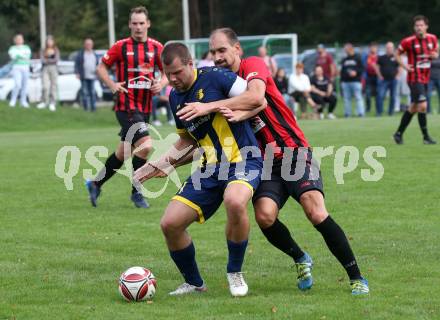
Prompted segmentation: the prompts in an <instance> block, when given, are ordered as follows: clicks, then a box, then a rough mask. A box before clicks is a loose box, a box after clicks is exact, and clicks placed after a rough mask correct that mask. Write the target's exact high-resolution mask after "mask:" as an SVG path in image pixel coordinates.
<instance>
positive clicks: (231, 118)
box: [219, 99, 267, 122]
mask: <svg viewBox="0 0 440 320" xmlns="http://www.w3.org/2000/svg"><path fill="white" fill-rule="evenodd" d="M266 107H267V101H266V99H264V103H263V104H262V105H261V106H259V107H258V108H255V109H253V110H231V109H229V108H226V107H220V110H219V112H220V113H221V114H222V115H223V116H224V117H225V118H226V120H228V122H240V121H244V120H247V119H250V118H252V117H255V116H256V115H257V114H258V113H260V112H261V111H263V110H264V109H266Z"/></svg>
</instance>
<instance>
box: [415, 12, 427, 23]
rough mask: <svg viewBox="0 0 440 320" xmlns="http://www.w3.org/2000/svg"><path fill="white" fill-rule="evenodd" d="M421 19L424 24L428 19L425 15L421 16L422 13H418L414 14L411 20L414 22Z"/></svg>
mask: <svg viewBox="0 0 440 320" xmlns="http://www.w3.org/2000/svg"><path fill="white" fill-rule="evenodd" d="M421 20H423V22H425V24H427V25H428V24H429V20H428V18H427V17H425V16H423V15H421V14H418V15H416V16H415V17H414V18H413V22H414V23H416V22H417V21H421Z"/></svg>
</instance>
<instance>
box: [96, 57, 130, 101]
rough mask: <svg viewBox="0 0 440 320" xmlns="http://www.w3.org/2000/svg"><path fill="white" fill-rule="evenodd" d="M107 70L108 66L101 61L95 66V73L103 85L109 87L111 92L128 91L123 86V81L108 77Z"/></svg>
mask: <svg viewBox="0 0 440 320" xmlns="http://www.w3.org/2000/svg"><path fill="white" fill-rule="evenodd" d="M109 70H110V67H109V66H107V65H106V64H105V63H103V62H100V63H99V64H98V67H97V68H96V74H97V75H98V77H99V78H100V79H101V80H102V82H104V83H105V85H106V86H107V87H109V88H110V90H111V91H112V93H113V94H114V93H116V92H128V91H127V89H126V88H124V85H125V82H114V81H113V80H112V79H111V78H110V73H109Z"/></svg>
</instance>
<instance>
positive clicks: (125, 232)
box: [0, 104, 440, 320]
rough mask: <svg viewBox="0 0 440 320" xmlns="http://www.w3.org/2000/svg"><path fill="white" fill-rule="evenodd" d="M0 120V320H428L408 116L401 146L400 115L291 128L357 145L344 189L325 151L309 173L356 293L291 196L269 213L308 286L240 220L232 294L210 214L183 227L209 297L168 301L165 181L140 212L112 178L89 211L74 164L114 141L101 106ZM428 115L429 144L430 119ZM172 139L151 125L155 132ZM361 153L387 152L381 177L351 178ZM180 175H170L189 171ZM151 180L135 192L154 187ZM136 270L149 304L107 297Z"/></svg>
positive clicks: (435, 206)
mask: <svg viewBox="0 0 440 320" xmlns="http://www.w3.org/2000/svg"><path fill="white" fill-rule="evenodd" d="M0 117H1V119H2V121H1V125H0V150H1V157H0V177H1V184H0V201H1V204H0V208H1V214H0V243H1V250H0V319H186V320H189V319H252V320H256V319H440V269H439V267H438V264H439V261H440V253H439V252H440V218H439V217H440V196H439V186H438V183H439V178H440V175H439V165H440V162H439V155H440V145H436V146H425V145H423V144H422V140H421V134H420V130H419V128H418V124H417V121H413V123H412V124H411V126H410V128H409V129H408V131H407V133H406V135H405V145H403V146H397V145H395V144H394V143H393V141H392V139H391V134H392V133H393V131H394V130H395V128H396V126H397V124H398V122H399V119H400V117H399V116H395V117H391V118H389V117H384V118H379V119H377V118H373V117H371V118H366V119H350V120H344V119H340V120H335V121H329V120H324V121H302V122H301V123H300V125H301V127H302V128H303V130H304V131H305V133H306V135H307V136H308V137H309V140H310V141H311V143H312V144H313V145H314V146H322V147H326V146H335V149H338V148H339V147H341V146H344V145H346V146H356V147H357V148H359V150H360V155H361V160H360V163H359V167H358V168H357V169H356V170H354V171H353V172H351V173H348V174H346V175H345V176H344V180H345V184H343V185H341V184H337V183H336V179H335V177H334V174H333V169H334V157H327V158H324V160H323V163H322V171H323V177H324V183H325V191H326V198H327V207H328V209H329V211H330V212H331V214H332V216H333V218H334V219H335V220H336V221H338V222H339V224H340V225H341V226H342V227H343V228H344V230H345V231H346V233H347V235H348V236H349V239H350V240H351V245H352V247H353V249H354V251H355V253H356V255H357V260H358V263H359V265H360V267H361V270H362V271H363V273H364V275H365V276H366V277H367V278H368V280H369V281H370V290H371V293H370V295H369V296H368V297H363V298H356V297H352V296H351V294H350V289H349V285H348V279H347V277H346V275H345V272H344V270H343V269H342V267H341V266H340V265H339V264H338V263H337V261H336V259H335V258H334V257H333V256H332V255H331V254H330V252H329V251H328V250H327V247H326V246H325V243H324V241H323V239H322V238H321V236H320V234H319V233H318V232H317V231H315V229H314V228H313V226H312V225H311V224H310V223H309V222H308V221H307V219H306V218H305V216H304V214H303V213H302V210H301V208H300V207H299V206H298V205H297V204H296V203H295V202H294V201H293V200H292V201H289V202H288V204H287V205H286V206H285V207H284V209H283V210H282V212H281V219H282V220H283V221H284V222H286V224H287V225H288V226H289V227H290V228H291V230H293V233H294V236H295V238H296V240H297V241H298V242H299V243H300V244H301V245H302V246H303V248H304V249H305V250H307V251H308V252H309V253H310V254H311V255H312V257H313V258H314V261H315V267H314V270H313V273H314V278H315V285H314V286H313V288H312V290H310V291H309V292H306V293H303V292H300V291H299V290H298V289H297V288H296V284H295V283H296V272H295V270H294V268H293V266H292V263H291V261H290V259H288V258H287V257H286V256H284V255H283V254H282V253H280V252H278V251H276V249H274V248H273V247H271V245H270V244H268V243H267V241H266V240H265V238H264V237H263V235H262V234H261V232H260V231H259V229H258V228H257V227H256V224H255V222H254V221H252V225H251V235H250V242H249V247H248V251H247V255H246V260H245V265H244V271H245V272H246V279H247V282H248V284H249V287H250V291H249V295H248V296H247V297H245V298H240V299H238V298H235V299H234V298H231V297H230V294H229V290H228V287H227V281H226V276H225V272H226V271H225V268H226V267H225V265H226V257H227V250H226V245H225V238H224V224H225V211H224V209H223V208H222V209H221V210H220V211H219V212H218V213H217V214H216V215H215V216H214V217H213V218H212V219H211V220H209V221H208V222H207V223H206V224H205V225H198V224H196V225H193V226H191V228H190V233H191V234H192V236H193V238H194V242H195V245H196V248H197V258H198V263H199V267H200V270H201V273H202V275H203V276H204V278H205V280H206V282H207V285H208V288H209V291H208V292H207V293H206V294H202V295H193V296H187V297H178V298H176V297H169V296H168V295H167V294H168V292H169V291H171V290H173V289H175V288H176V287H177V286H178V285H179V284H181V282H182V279H181V276H180V274H179V273H178V271H177V269H176V267H175V266H174V264H173V263H172V261H171V259H170V257H169V255H168V252H167V249H166V246H165V243H164V240H163V237H162V235H161V231H160V227H159V220H160V217H161V215H162V212H163V210H164V208H165V206H166V205H167V203H168V201H169V199H170V197H171V196H172V195H173V194H174V193H175V192H176V190H177V187H176V186H174V185H172V184H169V185H168V187H167V189H166V192H165V193H164V194H163V195H162V196H160V197H159V198H157V199H151V200H150V204H151V205H152V207H151V208H150V209H148V210H140V209H135V208H134V207H133V205H132V203H131V202H130V201H129V195H130V184H129V181H128V179H127V178H126V177H124V176H122V175H116V176H115V177H114V178H113V179H112V180H110V182H109V183H107V184H106V185H105V186H104V188H103V194H102V196H101V197H100V199H99V207H98V208H92V207H91V206H90V204H89V202H88V199H87V193H86V190H85V188H84V184H83V180H84V178H83V171H82V170H83V169H92V166H91V165H90V164H88V163H87V162H86V160H85V157H84V155H85V153H86V151H87V149H88V148H89V147H91V146H94V145H98V146H99V145H102V146H105V147H107V148H108V149H109V151H110V152H112V150H113V148H114V147H115V146H116V143H117V141H118V137H117V135H116V133H117V131H118V127H117V126H116V121H115V119H114V115H113V113H112V111H110V110H109V109H100V110H99V111H98V112H97V114H86V113H84V112H83V111H82V110H75V109H70V108H64V109H63V108H61V109H60V110H59V111H58V112H56V113H50V112H49V111H40V110H35V109H31V110H24V109H21V108H16V109H11V108H9V107H7V105H6V104H0ZM428 120H429V128H430V131H431V134H432V136H433V137H434V138H437V139H440V116H439V115H437V116H429V118H428ZM171 132H173V128H172V127H170V126H164V127H161V128H160V133H161V134H162V135H163V136H167V135H168V134H169V133H171ZM63 146H77V147H78V148H79V150H80V151H81V155H82V156H81V165H80V168H79V169H80V170H79V173H78V175H76V176H75V178H74V179H73V190H72V191H68V190H66V188H65V186H64V183H63V180H62V179H60V178H58V177H57V176H56V175H55V159H56V155H57V152H58V150H59V149H60V148H61V147H63ZM368 146H383V147H384V148H385V149H386V151H387V155H386V158H383V159H379V161H380V162H381V163H382V165H383V166H384V176H383V178H382V179H381V180H380V181H378V182H365V181H363V180H362V179H361V169H362V168H368V166H367V165H366V163H365V162H364V161H363V160H362V153H363V151H364V150H365V148H367V147H368ZM165 147H166V146H164V145H163V144H162V145H160V146H158V148H159V149H160V150H163V149H164V148H165ZM102 161H104V158H103V159H102ZM94 172H96V171H94ZM179 172H180V176H181V178H182V179H183V178H185V177H186V175H187V174H188V173H189V167H187V168H182V169H181V170H180V171H179ZM163 181H164V180H153V181H151V182H147V184H146V186H147V187H148V188H149V189H150V190H159V189H160V188H161V187H162V186H163ZM249 214H250V215H251V216H252V215H253V211H252V209H251V208H250V210H249ZM252 220H253V219H252ZM135 265H141V266H145V267H148V268H150V269H151V270H152V271H153V273H154V274H155V275H156V277H157V279H158V290H157V294H156V296H155V298H154V300H153V302H152V303H149V304H147V303H126V302H124V301H123V300H122V298H121V297H120V296H119V294H118V291H117V279H118V277H119V275H120V273H121V272H122V271H124V270H125V269H126V268H128V267H130V266H135Z"/></svg>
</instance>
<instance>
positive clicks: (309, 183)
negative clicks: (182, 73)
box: [177, 28, 369, 294]
mask: <svg viewBox="0 0 440 320" xmlns="http://www.w3.org/2000/svg"><path fill="white" fill-rule="evenodd" d="M209 46H210V52H211V54H212V55H213V57H214V62H215V64H216V65H217V66H219V67H225V68H229V69H231V70H232V71H234V72H236V73H237V74H238V75H240V76H241V77H242V78H244V79H246V80H247V82H248V90H247V91H246V92H245V93H243V94H241V95H240V96H237V97H234V98H230V99H227V100H222V101H216V102H211V103H207V104H202V103H190V104H187V106H186V107H184V108H182V109H181V111H179V112H178V113H177V115H178V116H180V117H181V118H182V119H185V120H188V119H193V118H195V117H198V116H202V115H205V114H207V113H211V112H217V111H221V110H222V109H225V108H229V109H231V110H238V111H239V112H242V111H243V110H253V109H255V108H256V107H257V106H259V105H260V104H262V102H263V100H264V99H265V98H266V100H267V107H266V109H264V110H263V111H261V112H260V113H259V114H258V117H257V118H256V120H255V122H256V123H255V126H254V131H255V132H256V137H257V140H258V141H259V143H260V147H261V149H262V150H264V153H265V154H264V157H265V166H266V164H267V162H268V160H269V161H270V158H271V156H273V157H274V158H275V159H274V161H273V166H272V167H271V168H270V169H271V170H270V171H272V172H271V173H267V176H266V177H264V175H265V173H263V176H262V181H261V184H260V186H259V188H258V189H257V191H256V192H255V194H254V197H253V203H254V209H255V217H256V220H257V223H258V225H259V226H260V228H261V230H262V232H263V234H264V235H265V236H266V238H267V239H268V241H269V242H270V243H271V244H272V245H274V246H275V247H277V248H278V249H280V250H281V251H283V252H284V253H286V254H287V255H289V256H290V257H292V258H293V260H294V261H295V264H296V266H297V270H298V287H299V289H301V290H306V289H309V288H310V287H311V286H312V284H313V279H312V276H311V267H312V260H311V258H310V256H309V255H308V254H307V253H305V252H303V251H302V250H301V249H300V247H299V246H298V244H297V243H296V242H295V241H294V240H293V238H292V236H291V234H290V232H289V230H288V229H287V227H286V226H285V225H284V224H283V223H282V222H281V221H280V220H279V219H278V214H279V210H281V208H282V207H283V205H284V204H285V202H286V201H287V199H288V198H289V197H292V198H294V199H295V200H296V201H298V202H299V203H300V204H301V206H302V207H303V209H304V212H305V214H306V216H307V218H308V219H309V220H310V222H311V223H312V224H313V225H314V226H315V228H316V229H317V230H318V231H319V232H320V233H321V235H322V236H323V237H324V240H325V242H326V243H327V245H328V247H329V249H330V251H331V252H332V253H333V255H334V256H335V257H336V258H337V259H338V261H339V262H340V263H341V264H342V266H343V267H344V268H345V270H346V271H347V274H348V276H349V278H350V282H351V285H352V293H353V294H365V293H368V292H369V289H368V282H367V281H366V279H364V278H362V276H361V273H360V270H359V268H358V265H357V262H356V259H355V257H354V254H353V252H352V250H351V248H350V245H349V243H348V240H347V237H346V236H345V234H344V231H343V230H342V229H341V227H340V226H339V225H338V224H337V223H336V222H335V221H334V220H333V219H332V218H331V217H330V216H329V214H328V212H327V209H326V208H325V203H324V196H323V187H322V179H321V174H320V172H319V168H318V167H317V166H316V163H315V162H314V161H312V151H311V148H310V146H309V143H308V142H307V139H306V138H305V136H304V134H303V132H302V130H301V129H300V128H299V126H298V124H297V122H296V119H295V116H294V115H293V113H292V111H291V110H290V109H289V107H288V106H287V105H286V104H285V102H284V99H283V97H282V95H281V93H280V92H279V91H278V89H277V88H276V85H275V83H274V81H273V79H272V76H271V74H270V72H269V70H268V68H267V66H266V65H265V63H264V61H263V60H262V59H260V58H258V57H248V58H245V59H241V53H242V48H241V46H240V43H239V41H238V38H237V35H236V34H235V32H234V31H233V30H232V29H230V28H221V29H217V30H214V31H213V32H212V33H211V36H210V43H209ZM287 149H289V150H290V151H292V150H293V152H291V155H292V160H293V161H292V163H291V166H290V165H289V167H288V168H287V169H288V170H289V171H290V172H289V173H290V174H293V172H295V169H296V167H297V165H298V164H300V163H305V170H304V171H305V172H304V173H305V174H304V175H302V177H301V178H299V179H298V180H297V181H288V180H285V179H284V177H283V176H284V175H283V174H282V173H281V171H282V170H283V169H284V165H282V159H283V157H284V156H285V152H286V154H287V153H289V152H288V150H287ZM265 169H266V168H265ZM313 175H315V177H313Z"/></svg>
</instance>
